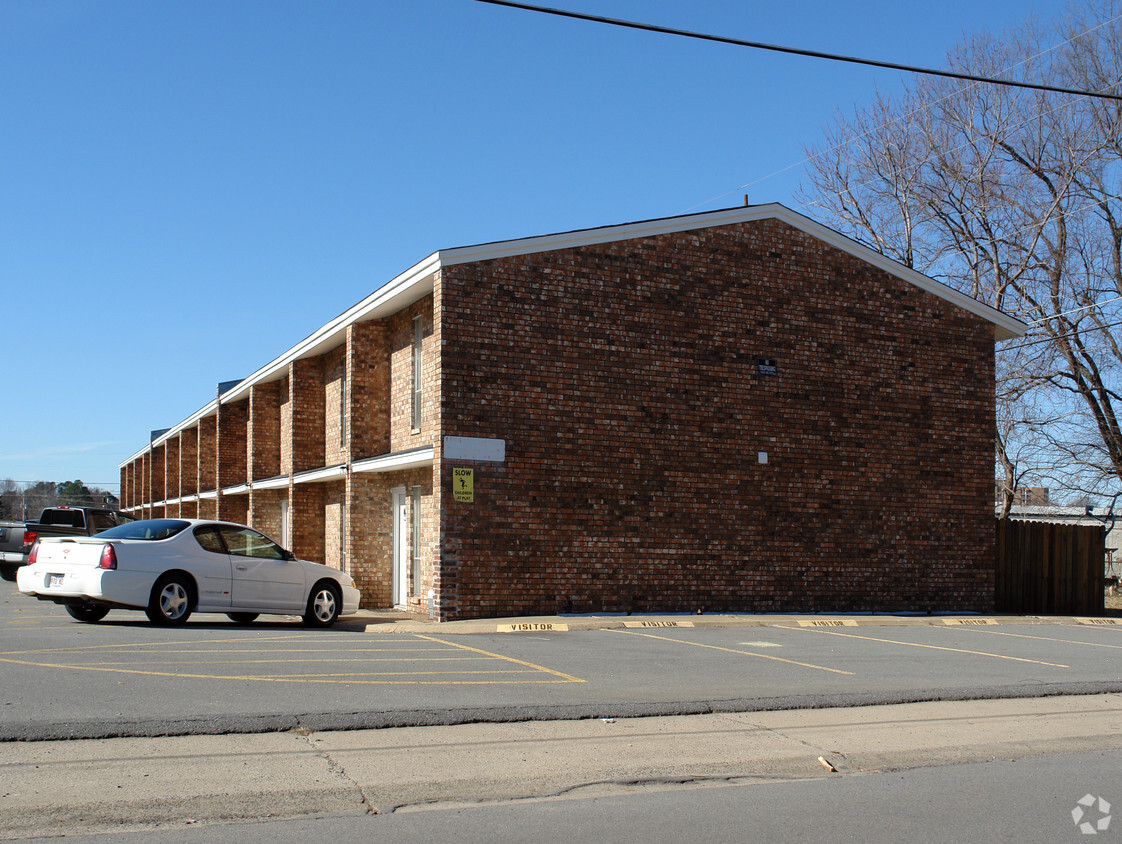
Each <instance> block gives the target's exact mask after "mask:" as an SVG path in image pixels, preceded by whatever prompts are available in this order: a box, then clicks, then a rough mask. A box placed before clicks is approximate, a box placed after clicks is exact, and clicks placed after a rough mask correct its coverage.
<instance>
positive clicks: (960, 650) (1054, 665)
mask: <svg viewBox="0 0 1122 844" xmlns="http://www.w3.org/2000/svg"><path fill="white" fill-rule="evenodd" d="M790 629H791V630H805V631H806V632H807V633H820V634H822V635H823V636H845V637H846V638H847V639H864V640H865V641H867V642H882V643H884V644H886V645H906V646H908V647H911V648H927V649H928V650H932V651H950V652H952V653H959V654H971V655H973V656H992V657H993V658H994V659H1008V660H1012V661H1013V662H1031V663H1033V664H1034V665H1047V666H1048V667H1050V668H1071V666H1070V665H1061V664H1060V663H1058V662H1043V661H1041V660H1039V659H1024V658H1023V657H1019V656H1005V655H1004V654H991V653H988V652H987V651H970V650H966V649H964V648H944V647H942V646H940V645H921V644H919V643H917V642H900V641H897V640H896V639H878V638H877V637H876V636H858V635H857V634H856V633H839V632H838V631H836V630H822V629H821V628H818V627H792V628H790Z"/></svg>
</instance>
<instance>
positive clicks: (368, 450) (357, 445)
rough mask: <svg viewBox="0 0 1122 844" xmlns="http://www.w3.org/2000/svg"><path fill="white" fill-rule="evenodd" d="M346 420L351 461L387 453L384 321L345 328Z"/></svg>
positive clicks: (387, 362) (387, 374) (387, 356)
mask: <svg viewBox="0 0 1122 844" xmlns="http://www.w3.org/2000/svg"><path fill="white" fill-rule="evenodd" d="M346 379H347V386H348V396H347V401H348V406H349V407H348V418H347V424H348V427H349V441H350V456H351V459H352V460H362V459H363V458H366V457H376V456H377V455H379V454H385V453H386V452H388V451H389V450H390V436H389V434H390V421H389V395H390V353H389V340H388V334H387V330H386V323H385V320H370V321H369V322H359V323H354V324H353V325H350V326H348V327H347V368H346Z"/></svg>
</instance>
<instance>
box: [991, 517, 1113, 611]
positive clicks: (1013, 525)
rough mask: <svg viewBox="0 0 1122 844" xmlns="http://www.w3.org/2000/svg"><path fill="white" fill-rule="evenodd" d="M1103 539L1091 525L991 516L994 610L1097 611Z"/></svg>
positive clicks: (1100, 596) (1100, 603)
mask: <svg viewBox="0 0 1122 844" xmlns="http://www.w3.org/2000/svg"><path fill="white" fill-rule="evenodd" d="M1105 544H1106V540H1105V538H1104V536H1103V530H1102V528H1100V527H1099V526H1097V525H1090V526H1087V525H1064V524H1052V523H1049V522H1021V521H1012V520H1009V519H998V520H997V582H996V601H995V609H996V610H997V612H1009V613H1041V614H1044V615H1049V614H1057V615H1069V614H1070V615H1091V616H1093V615H1101V614H1102V612H1103V560H1104V559H1105V557H1106V548H1105Z"/></svg>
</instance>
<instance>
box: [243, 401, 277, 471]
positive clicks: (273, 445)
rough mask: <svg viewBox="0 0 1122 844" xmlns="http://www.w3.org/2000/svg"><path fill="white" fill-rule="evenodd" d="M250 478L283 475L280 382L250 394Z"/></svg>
mask: <svg viewBox="0 0 1122 844" xmlns="http://www.w3.org/2000/svg"><path fill="white" fill-rule="evenodd" d="M248 451H249V459H250V478H251V479H253V480H261V479H264V478H274V477H276V476H277V475H279V474H280V473H281V471H280V462H281V460H280V454H281V435H280V382H278V381H270V382H269V383H267V384H256V385H254V386H253V387H252V388H251V389H250V391H249V443H248Z"/></svg>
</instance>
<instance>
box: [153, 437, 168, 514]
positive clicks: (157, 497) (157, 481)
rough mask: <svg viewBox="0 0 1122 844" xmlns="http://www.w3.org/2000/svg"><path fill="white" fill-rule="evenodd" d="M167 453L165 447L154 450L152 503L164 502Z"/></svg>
mask: <svg viewBox="0 0 1122 844" xmlns="http://www.w3.org/2000/svg"><path fill="white" fill-rule="evenodd" d="M165 455H166V451H165V449H164V446H162V445H160V446H156V447H155V448H153V449H152V498H151V499H150V500H151V501H163V500H164V498H165V497H166V496H165V495H164V480H165V474H164V460H165Z"/></svg>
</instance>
